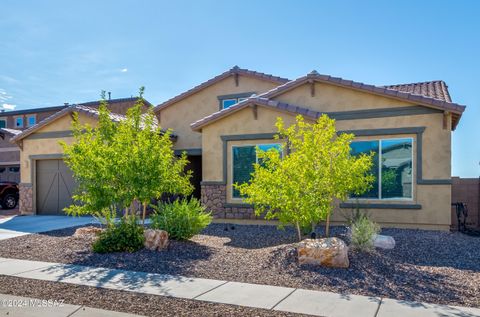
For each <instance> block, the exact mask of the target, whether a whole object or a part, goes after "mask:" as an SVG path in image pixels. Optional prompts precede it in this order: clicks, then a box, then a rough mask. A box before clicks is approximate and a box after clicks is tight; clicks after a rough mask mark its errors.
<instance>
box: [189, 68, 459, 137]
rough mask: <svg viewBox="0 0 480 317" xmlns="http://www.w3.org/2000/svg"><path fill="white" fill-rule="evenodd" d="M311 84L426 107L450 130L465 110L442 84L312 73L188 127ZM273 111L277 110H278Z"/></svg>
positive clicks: (266, 102)
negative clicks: (378, 82) (441, 115)
mask: <svg viewBox="0 0 480 317" xmlns="http://www.w3.org/2000/svg"><path fill="white" fill-rule="evenodd" d="M315 81H316V82H326V83H329V84H332V85H337V86H342V87H346V88H351V89H356V90H361V91H366V92H369V93H374V94H377V95H381V96H385V97H389V98H396V99H399V100H403V101H407V102H413V103H418V104H419V105H423V106H426V107H431V108H435V109H441V110H445V111H450V112H452V113H453V114H454V115H453V120H452V129H455V127H456V125H457V124H458V122H459V120H460V117H461V115H462V113H463V111H464V110H465V106H463V105H459V104H456V103H453V102H452V101H451V99H450V95H449V93H448V87H447V85H446V84H445V83H444V82H443V81H438V82H429V83H430V84H428V83H417V84H405V85H393V86H374V85H368V84H364V83H361V82H355V81H353V80H345V79H343V78H340V77H332V76H329V75H321V74H319V73H318V72H317V71H312V72H310V73H309V74H307V75H305V76H303V77H300V78H297V79H295V80H292V81H289V82H286V83H284V84H282V85H280V86H277V87H275V88H273V89H271V90H269V91H267V92H265V93H263V94H260V95H258V96H255V97H251V98H249V99H247V100H244V101H242V102H240V103H238V104H236V105H234V106H232V107H229V108H227V109H222V110H220V111H218V112H215V113H213V114H211V115H209V116H207V117H204V118H202V119H200V120H198V121H196V122H194V123H192V124H191V125H190V126H191V128H192V129H194V130H200V128H201V127H203V126H204V125H206V124H207V123H209V122H212V121H215V120H217V119H219V118H220V117H223V116H226V115H228V114H230V113H233V112H235V111H238V110H240V109H242V108H243V107H244V106H245V105H247V104H249V103H250V102H253V101H254V102H256V103H257V102H261V103H262V104H263V105H273V103H275V102H276V101H273V100H271V98H273V97H275V96H278V95H280V94H281V93H283V92H286V91H288V90H290V89H293V88H295V87H298V86H301V85H303V84H305V83H307V82H315ZM415 89H417V90H415ZM417 91H419V92H422V93H423V94H417V93H416V92H417ZM427 93H428V94H427ZM442 98H443V99H442ZM272 102H273V103H272ZM276 103H278V104H282V103H279V102H276ZM276 107H277V108H279V107H278V106H276ZM293 107H296V108H297V109H299V110H300V111H303V112H305V111H310V112H311V113H314V112H315V111H312V110H309V109H307V108H302V107H299V106H294V105H288V107H287V108H288V109H286V110H289V109H290V110H292V109H293ZM302 109H303V110H302ZM297 113H300V112H297Z"/></svg>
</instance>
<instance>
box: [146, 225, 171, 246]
mask: <svg viewBox="0 0 480 317" xmlns="http://www.w3.org/2000/svg"><path fill="white" fill-rule="evenodd" d="M143 235H144V237H145V242H144V246H145V248H147V249H149V250H152V251H155V250H158V251H160V250H162V249H165V248H166V247H167V246H168V232H166V231H165V230H154V229H147V230H145V231H144V233H143Z"/></svg>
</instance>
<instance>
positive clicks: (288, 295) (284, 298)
mask: <svg viewBox="0 0 480 317" xmlns="http://www.w3.org/2000/svg"><path fill="white" fill-rule="evenodd" d="M297 289H298V288H294V289H293V291H291V292H290V293H288V294H287V295H286V296H285V297H283V298H282V299H281V300H279V301H278V302H277V303H276V304H275V305H273V307H272V308H270V310H273V309H274V308H275V307H277V306H278V304H280V303H281V302H283V301H284V300H286V299H287V298H288V297H290V295H292V294H293V292H295V291H296V290H297Z"/></svg>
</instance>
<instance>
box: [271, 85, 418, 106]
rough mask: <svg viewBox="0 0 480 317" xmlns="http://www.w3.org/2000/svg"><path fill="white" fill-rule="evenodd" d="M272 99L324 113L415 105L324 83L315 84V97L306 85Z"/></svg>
mask: <svg viewBox="0 0 480 317" xmlns="http://www.w3.org/2000/svg"><path fill="white" fill-rule="evenodd" d="M272 99H274V100H279V101H283V102H286V103H291V104H294V105H299V106H304V107H306V108H310V109H315V110H319V111H324V112H335V111H351V110H364V109H381V108H389V107H406V106H413V105H414V104H411V103H408V102H404V101H400V100H396V99H391V98H386V97H382V96H378V95H374V94H370V93H366V92H361V91H358V90H353V89H347V88H343V87H339V86H334V85H330V84H324V83H315V95H314V96H313V97H312V96H311V92H310V84H304V85H301V86H299V87H296V88H295V89H292V90H290V91H287V92H285V93H283V94H281V95H278V96H276V97H275V98H272Z"/></svg>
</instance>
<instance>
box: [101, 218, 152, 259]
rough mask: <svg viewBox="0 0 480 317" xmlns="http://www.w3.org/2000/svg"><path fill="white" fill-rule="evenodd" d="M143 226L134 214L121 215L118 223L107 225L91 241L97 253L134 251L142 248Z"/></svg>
mask: <svg viewBox="0 0 480 317" xmlns="http://www.w3.org/2000/svg"><path fill="white" fill-rule="evenodd" d="M143 242H144V237H143V226H141V225H139V224H138V223H137V218H136V217H134V216H129V217H123V218H122V219H121V220H120V222H119V223H117V224H114V225H110V226H108V227H107V228H106V229H105V230H104V231H103V232H102V233H100V235H99V237H98V239H97V240H96V241H95V242H94V243H93V251H94V252H97V253H109V252H135V251H137V250H139V249H141V248H143Z"/></svg>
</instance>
